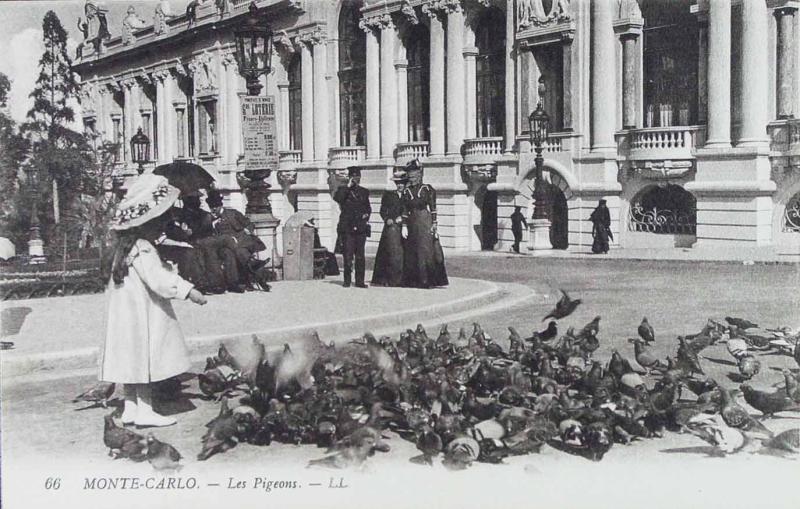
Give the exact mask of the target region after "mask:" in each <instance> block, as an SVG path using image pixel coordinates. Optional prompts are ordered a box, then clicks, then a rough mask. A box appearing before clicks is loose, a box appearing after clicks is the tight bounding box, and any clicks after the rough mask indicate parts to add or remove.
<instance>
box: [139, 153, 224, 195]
mask: <svg viewBox="0 0 800 509" xmlns="http://www.w3.org/2000/svg"><path fill="white" fill-rule="evenodd" d="M153 173H155V174H156V175H163V176H164V177H166V178H167V180H169V183H170V184H172V185H173V186H175V187H177V188H178V189H180V190H181V194H182V195H184V196H185V195H187V194H191V193H194V192H196V191H197V190H198V189H206V188H209V187H211V186H212V184H213V183H214V177H213V176H212V175H211V174H210V173H208V171H206V170H205V169H204V168H203V167H202V166H200V165H197V164H194V163H190V162H186V161H174V162H172V163H169V164H162V165H161V166H157V167H156V169H155V170H153Z"/></svg>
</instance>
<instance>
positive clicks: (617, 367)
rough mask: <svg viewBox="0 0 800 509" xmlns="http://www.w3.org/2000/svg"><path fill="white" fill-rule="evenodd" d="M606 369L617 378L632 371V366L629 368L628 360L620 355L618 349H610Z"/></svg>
mask: <svg viewBox="0 0 800 509" xmlns="http://www.w3.org/2000/svg"><path fill="white" fill-rule="evenodd" d="M606 371H608V372H609V373H611V374H612V375H614V377H615V378H616V379H617V380H619V379H620V378H622V375H624V374H626V373H631V372H633V368H631V364H630V362H628V360H627V359H625V358H624V357H622V355H620V353H619V352H618V351H616V350H612V352H611V360H610V361H608V367H607V368H606Z"/></svg>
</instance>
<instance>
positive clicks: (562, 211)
mask: <svg viewBox="0 0 800 509" xmlns="http://www.w3.org/2000/svg"><path fill="white" fill-rule="evenodd" d="M547 195H548V201H549V202H550V216H549V217H550V243H551V244H552V245H553V249H567V248H568V247H569V207H568V206H567V197H566V195H565V194H564V192H563V191H562V190H561V189H560V188H559V187H558V186H556V185H553V184H550V185H548V186H547Z"/></svg>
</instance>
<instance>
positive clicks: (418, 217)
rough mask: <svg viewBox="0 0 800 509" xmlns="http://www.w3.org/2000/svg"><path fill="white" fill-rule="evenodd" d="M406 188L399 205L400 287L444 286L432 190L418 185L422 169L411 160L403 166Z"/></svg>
mask: <svg viewBox="0 0 800 509" xmlns="http://www.w3.org/2000/svg"><path fill="white" fill-rule="evenodd" d="M406 172H407V173H408V186H407V187H406V190H405V191H404V192H403V201H404V202H405V207H406V210H407V212H408V219H407V220H406V226H407V227H408V239H407V240H406V250H405V260H404V261H403V284H404V286H408V287H411V288H433V287H435V286H447V283H448V281H447V271H446V270H445V266H444V253H443V252H442V245H441V244H440V243H439V232H438V225H437V223H436V190H434V189H433V187H431V186H430V185H429V184H423V183H422V168H421V167H420V166H419V163H418V162H417V161H416V160H414V161H411V162H410V163H408V164H407V165H406Z"/></svg>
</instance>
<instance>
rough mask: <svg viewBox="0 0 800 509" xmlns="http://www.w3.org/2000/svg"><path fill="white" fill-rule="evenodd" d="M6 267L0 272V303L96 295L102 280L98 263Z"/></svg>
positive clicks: (103, 286)
mask: <svg viewBox="0 0 800 509" xmlns="http://www.w3.org/2000/svg"><path fill="white" fill-rule="evenodd" d="M63 267H64V265H63V264H57V263H46V264H41V265H28V264H8V265H5V266H4V267H2V268H0V300H17V299H35V298H41V297H60V296H63V295H79V294H85V293H99V292H102V291H103V290H104V288H105V283H104V281H105V278H104V277H103V275H102V272H101V270H100V263H99V261H97V260H76V261H74V262H71V263H69V264H67V268H66V270H64V268H63Z"/></svg>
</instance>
